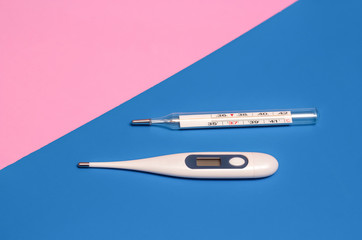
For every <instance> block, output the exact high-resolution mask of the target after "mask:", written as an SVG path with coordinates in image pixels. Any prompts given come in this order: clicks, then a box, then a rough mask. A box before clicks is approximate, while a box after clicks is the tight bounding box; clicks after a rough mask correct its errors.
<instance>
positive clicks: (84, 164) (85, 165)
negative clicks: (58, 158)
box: [78, 162, 89, 168]
mask: <svg viewBox="0 0 362 240" xmlns="http://www.w3.org/2000/svg"><path fill="white" fill-rule="evenodd" d="M78 167H79V168H87V167H89V162H80V163H78Z"/></svg>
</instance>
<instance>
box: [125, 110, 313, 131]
mask: <svg viewBox="0 0 362 240" xmlns="http://www.w3.org/2000/svg"><path fill="white" fill-rule="evenodd" d="M317 118H318V113H317V109H316V108H305V109H288V110H256V111H230V112H209V113H172V114H169V115H167V116H165V117H160V118H150V119H139V120H133V121H132V125H160V126H165V127H168V128H171V129H193V128H225V127H258V126H280V125H305V124H315V123H316V121H317Z"/></svg>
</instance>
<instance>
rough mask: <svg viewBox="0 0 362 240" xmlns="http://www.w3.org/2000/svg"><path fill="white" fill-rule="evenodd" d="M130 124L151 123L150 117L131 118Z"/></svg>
mask: <svg viewBox="0 0 362 240" xmlns="http://www.w3.org/2000/svg"><path fill="white" fill-rule="evenodd" d="M131 124H132V125H151V119H137V120H132V122H131Z"/></svg>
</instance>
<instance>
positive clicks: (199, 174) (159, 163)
mask: <svg viewBox="0 0 362 240" xmlns="http://www.w3.org/2000/svg"><path fill="white" fill-rule="evenodd" d="M78 167H81V168H83V167H85V168H118V169H125V170H135V171H142V172H149V173H155V174H161V175H168V176H173V177H183V178H206V179H217V178H220V179H242V178H263V177H268V176H270V175H272V174H274V173H275V171H276V170H277V169H278V161H277V160H276V159H275V158H274V157H272V156H271V155H268V154H265V153H255V152H197V153H179V154H172V155H165V156H159V157H153V158H145V159H139V160H130V161H119V162H80V163H79V164H78Z"/></svg>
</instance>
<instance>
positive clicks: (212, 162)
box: [196, 157, 221, 167]
mask: <svg viewBox="0 0 362 240" xmlns="http://www.w3.org/2000/svg"><path fill="white" fill-rule="evenodd" d="M196 166H198V167H220V166H221V159H220V158H219V157H198V158H196Z"/></svg>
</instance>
